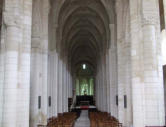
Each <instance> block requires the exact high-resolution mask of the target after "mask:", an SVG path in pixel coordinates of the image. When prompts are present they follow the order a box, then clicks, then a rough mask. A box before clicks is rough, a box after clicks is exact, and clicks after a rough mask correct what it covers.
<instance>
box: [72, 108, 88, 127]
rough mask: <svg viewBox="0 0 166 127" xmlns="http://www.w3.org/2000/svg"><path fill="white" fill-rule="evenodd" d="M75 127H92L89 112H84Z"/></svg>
mask: <svg viewBox="0 0 166 127" xmlns="http://www.w3.org/2000/svg"><path fill="white" fill-rule="evenodd" d="M74 127H90V121H89V117H88V110H82V112H81V115H80V117H79V118H78V119H77V120H76V122H75V126H74Z"/></svg>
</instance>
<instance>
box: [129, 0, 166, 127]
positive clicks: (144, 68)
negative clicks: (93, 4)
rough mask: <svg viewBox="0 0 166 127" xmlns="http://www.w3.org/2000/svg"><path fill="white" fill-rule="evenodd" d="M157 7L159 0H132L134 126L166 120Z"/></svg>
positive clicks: (151, 124)
mask: <svg viewBox="0 0 166 127" xmlns="http://www.w3.org/2000/svg"><path fill="white" fill-rule="evenodd" d="M158 7H159V5H158V1H157V0H151V1H147V0H142V4H140V3H139V1H137V0H131V1H130V17H131V21H130V23H131V64H132V97H133V98H132V103H133V126H134V127H144V126H163V125H164V124H165V121H164V99H163V95H164V94H163V83H162V80H163V79H162V69H161V67H162V66H161V63H160V62H159V61H160V60H161V59H160V56H161V53H160V49H161V47H160V46H161V44H160V41H159V39H158V35H159V33H160V30H159V26H158V25H159V10H158ZM141 12H142V13H141ZM136 15H137V16H136ZM141 30H142V31H141ZM138 119H139V121H138Z"/></svg>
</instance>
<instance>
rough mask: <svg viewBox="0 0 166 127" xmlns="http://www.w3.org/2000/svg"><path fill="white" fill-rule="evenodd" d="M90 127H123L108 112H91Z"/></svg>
mask: <svg viewBox="0 0 166 127" xmlns="http://www.w3.org/2000/svg"><path fill="white" fill-rule="evenodd" d="M89 119H90V127H122V124H121V123H119V121H118V120H117V119H116V118H114V117H112V116H111V115H109V113H107V112H90V113H89Z"/></svg>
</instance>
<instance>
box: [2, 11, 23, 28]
mask: <svg viewBox="0 0 166 127" xmlns="http://www.w3.org/2000/svg"><path fill="white" fill-rule="evenodd" d="M3 20H4V24H5V25H6V26H7V27H11V26H14V27H20V26H21V16H20V15H16V14H13V13H10V12H7V11H4V12H3Z"/></svg>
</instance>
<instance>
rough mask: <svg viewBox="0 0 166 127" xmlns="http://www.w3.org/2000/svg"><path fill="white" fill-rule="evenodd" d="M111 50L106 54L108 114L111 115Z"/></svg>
mask: <svg viewBox="0 0 166 127" xmlns="http://www.w3.org/2000/svg"><path fill="white" fill-rule="evenodd" d="M108 51H109V50H107V53H106V81H107V82H106V83H107V89H106V90H107V112H109V113H111V111H110V107H111V105H110V101H111V95H110V80H109V79H110V72H109V71H110V70H109V66H110V65H109V52H108Z"/></svg>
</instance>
